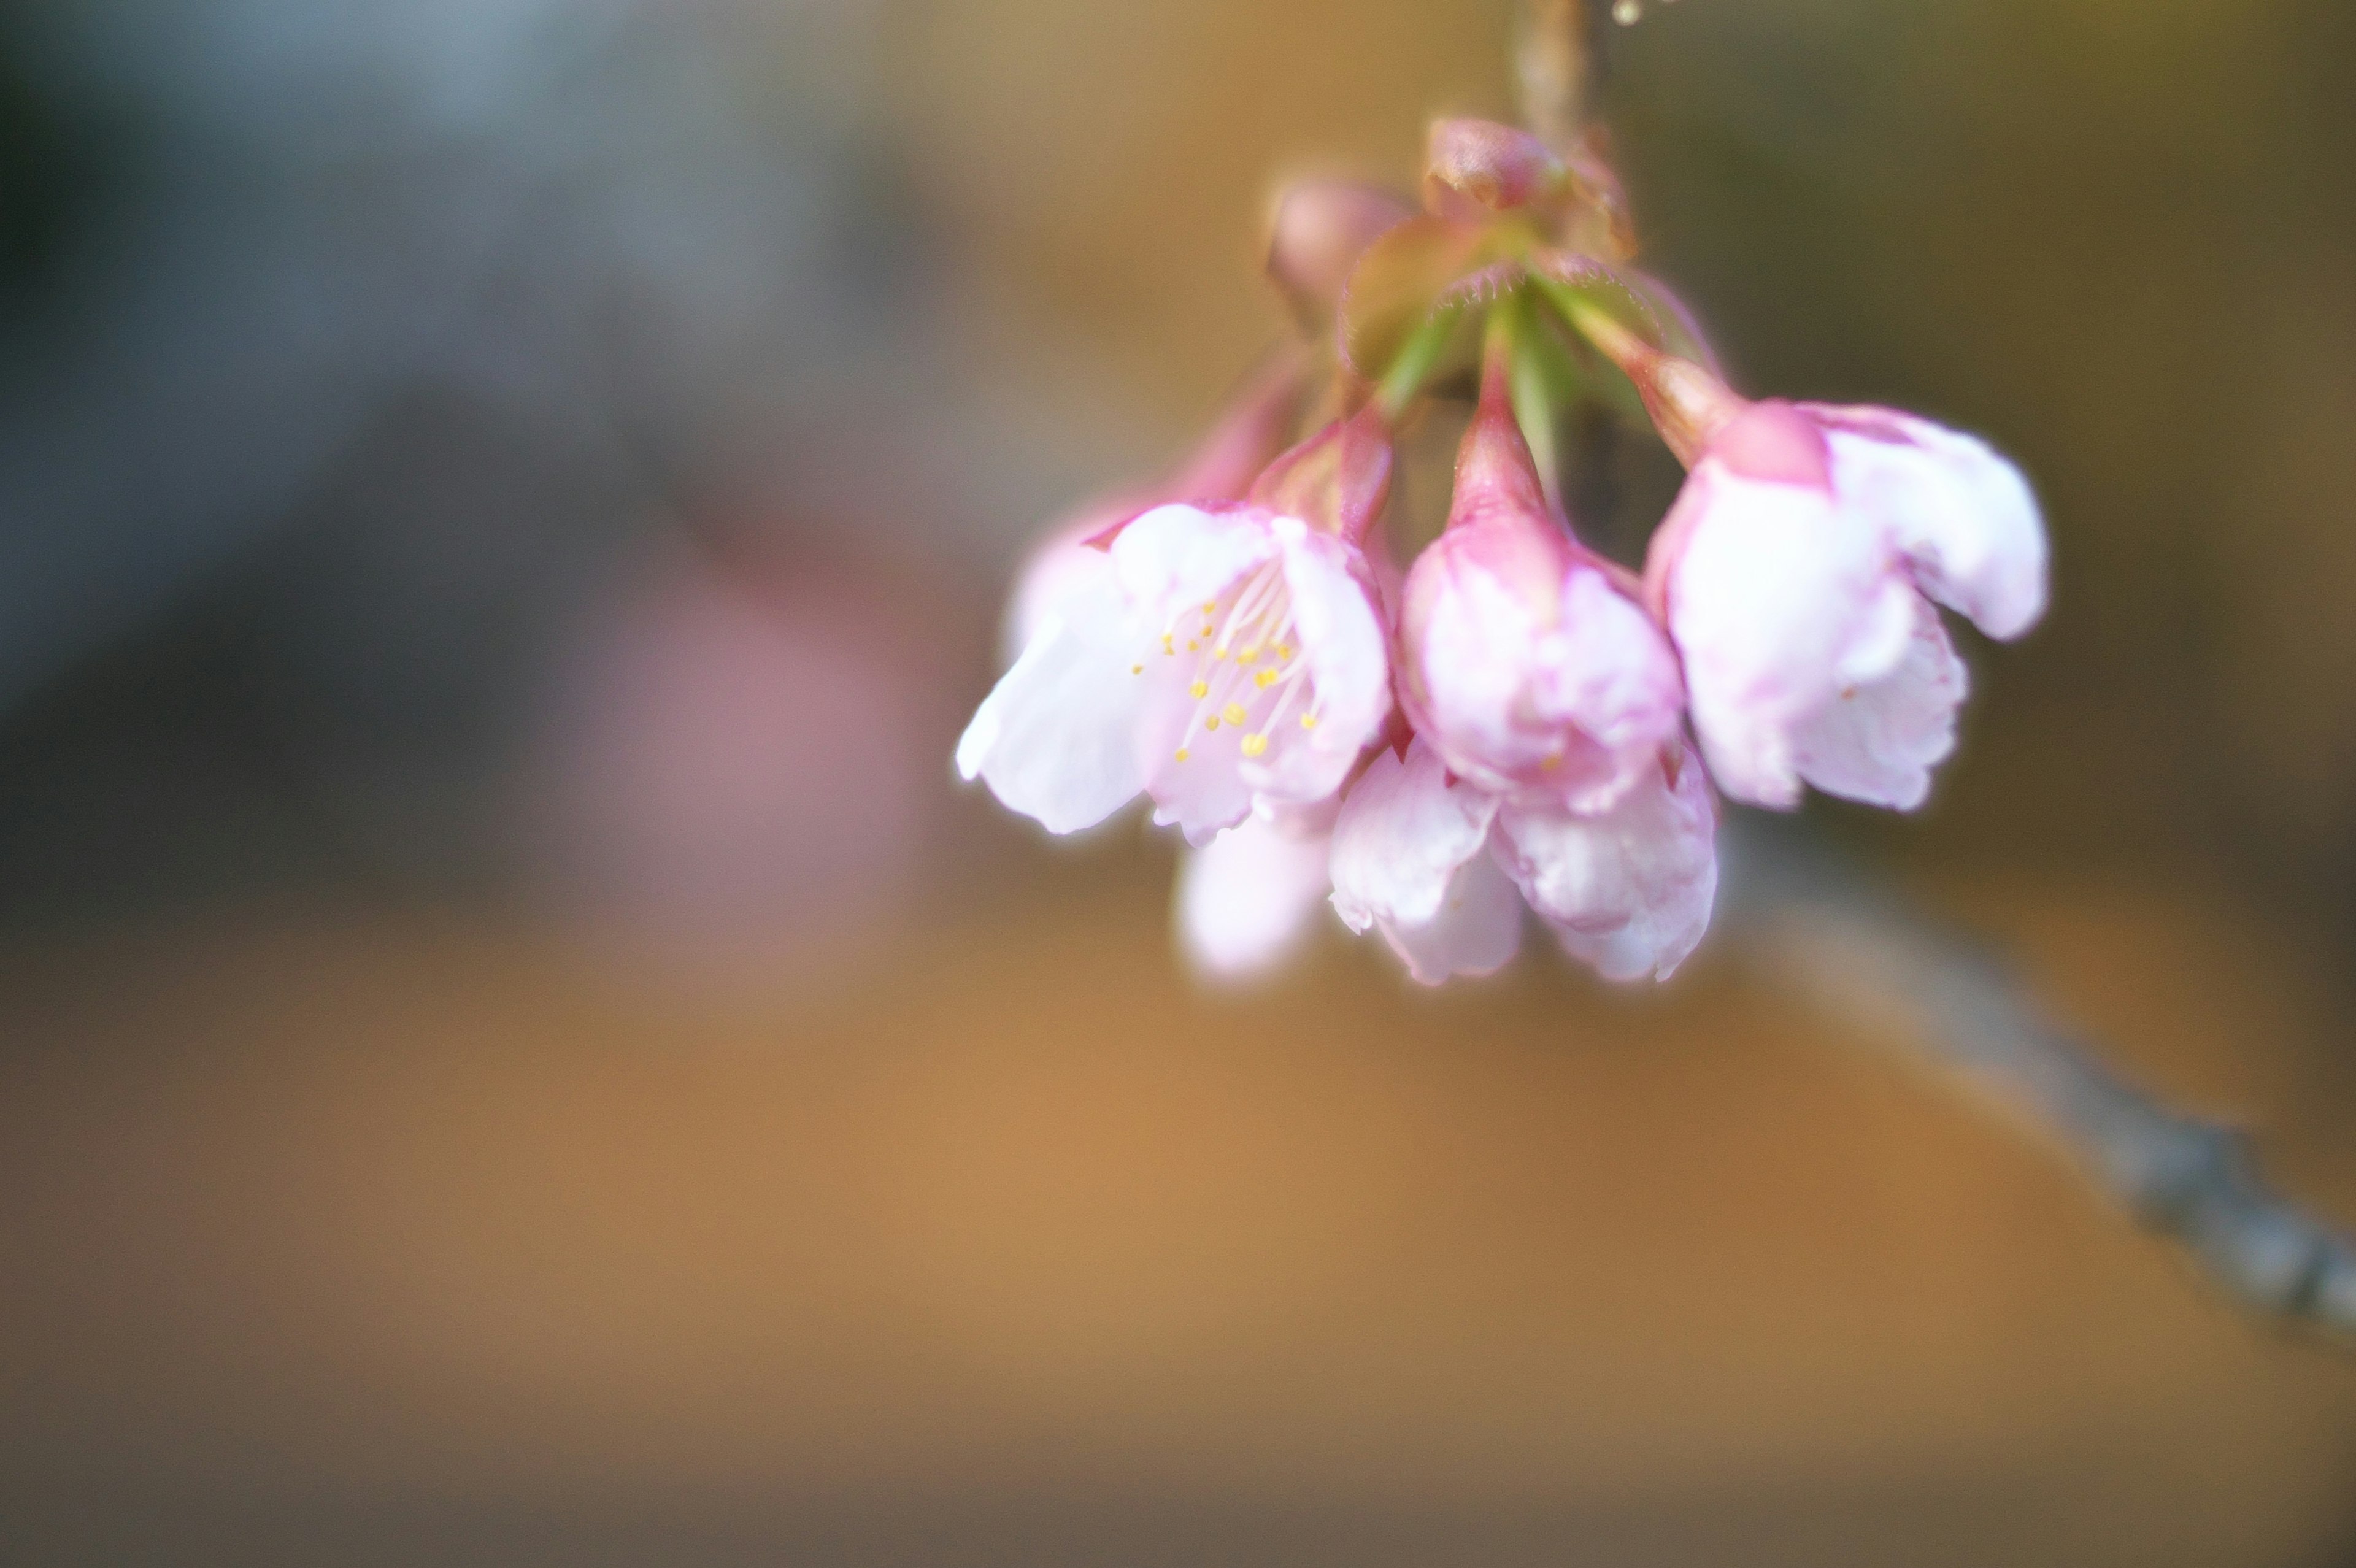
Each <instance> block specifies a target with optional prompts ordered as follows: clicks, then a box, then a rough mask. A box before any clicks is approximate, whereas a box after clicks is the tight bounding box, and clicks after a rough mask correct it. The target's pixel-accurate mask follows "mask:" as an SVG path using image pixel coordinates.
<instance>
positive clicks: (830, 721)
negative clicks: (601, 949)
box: [535, 563, 939, 960]
mask: <svg viewBox="0 0 2356 1568" xmlns="http://www.w3.org/2000/svg"><path fill="white" fill-rule="evenodd" d="M901 624H902V623H901V622H900V619H899V617H898V616H897V615H896V614H895V613H894V612H893V610H892V607H891V605H890V603H888V602H887V601H886V600H885V597H884V595H883V592H882V591H881V589H880V588H879V586H878V585H877V584H874V583H873V582H870V581H863V580H862V578H860V577H859V576H858V575H857V574H856V573H853V572H850V571H842V570H841V569H839V568H823V567H821V568H816V569H810V570H806V571H799V572H798V573H796V574H795V575H793V576H792V577H790V578H789V579H787V580H785V581H776V582H769V583H763V582H759V581H736V580H732V579H729V578H726V577H723V576H722V575H720V574H719V573H717V572H715V571H712V570H710V569H709V568H707V567H704V566H702V565H701V564H700V563H686V564H679V565H673V566H669V567H667V568H662V569H658V570H657V571H652V572H650V573H648V575H646V576H644V577H642V578H639V579H637V580H634V581H630V582H628V583H627V584H626V585H625V586H624V588H623V590H622V592H621V593H620V595H619V596H618V599H617V601H616V603H613V604H612V606H611V607H610V613H609V615H608V617H607V618H606V619H605V621H604V622H603V623H601V624H600V625H599V626H598V627H597V629H596V633H595V635H594V640H593V641H591V642H590V643H589V644H588V645H586V646H584V647H583V648H581V649H580V651H579V653H578V655H577V656H576V657H575V658H574V660H573V662H572V663H571V664H569V665H568V666H567V667H564V668H562V670H560V671H559V672H558V682H557V683H558V686H559V698H558V701H557V704H556V711H557V719H556V720H555V722H554V724H553V726H552V729H551V731H550V732H549V735H548V739H547V742H546V752H545V756H544V758H543V760H542V766H541V778H542V780H543V784H544V792H545V793H544V795H543V797H542V798H541V800H539V801H537V802H535V805H539V806H541V809H542V810H543V811H544V814H545V820H544V823H543V824H542V826H543V827H544V829H545V831H546V835H547V837H548V839H549V840H550V842H551V846H552V850H553V859H554V861H555V865H554V868H553V869H554V873H555V877H556V880H557V881H558V883H559V885H560V886H561V887H562V888H563V889H564V890H566V891H568V892H571V893H573V894H577V895H578V896H580V897H582V898H583V899H584V900H585V901H586V904H587V909H586V911H585V913H587V914H588V916H589V917H590V919H591V920H592V922H593V923H598V924H609V925H618V926H620V927H622V928H623V929H625V930H626V931H628V932H631V933H636V934H637V935H638V936H640V937H651V938H653V939H654V940H655V941H656V942H657V943H658V944H673V943H676V944H692V946H693V948H694V949H695V952H696V955H697V956H698V957H699V958H706V957H709V958H716V959H722V960H725V959H728V958H730V957H732V956H735V957H744V958H764V957H768V956H772V955H778V954H781V953H787V952H792V951H796V950H811V949H819V948H823V949H825V950H827V951H829V952H834V951H838V950H840V949H841V948H842V947H843V946H844V945H846V944H851V945H856V944H858V943H859V942H860V941H861V940H862V939H863V938H865V937H868V936H870V935H872V934H873V933H874V932H875V931H876V930H877V928H878V927H880V926H882V925H883V924H884V923H887V922H888V921H889V920H890V919H891V917H892V916H893V915H894V913H895V912H898V911H900V910H901V909H902V908H903V907H904V905H905V901H906V900H907V899H908V898H909V896H910V894H911V892H912V891H913V889H914V886H915V884H916V880H917V878H918V874H919V872H920V869H921V867H922V862H923V858H924V856H925V855H926V850H927V848H928V839H929V837H930V831H929V830H930V827H931V826H932V813H933V806H934V800H933V798H932V797H931V796H928V794H927V792H926V789H925V788H924V783H925V781H926V780H928V779H930V778H932V777H933V776H934V769H933V768H932V766H930V765H929V764H930V763H931V761H932V758H933V756H934V755H935V754H937V749H938V741H937V738H936V735H935V733H934V730H935V727H936V726H937V725H938V723H939V716H938V715H937V714H936V713H935V712H934V708H935V707H936V704H935V703H934V702H933V701H932V700H931V699H928V698H927V696H926V686H925V683H924V681H923V680H922V679H921V678H920V670H921V667H922V660H921V658H920V657H918V656H916V655H917V654H918V653H919V651H920V650H918V649H917V648H916V647H915V646H914V645H912V643H911V641H910V639H909V637H908V635H907V634H906V633H905V632H904V631H901V630H899V629H898V628H899V626H900V625H901Z"/></svg>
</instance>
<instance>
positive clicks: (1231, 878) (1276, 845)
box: [1177, 817, 1333, 984]
mask: <svg viewBox="0 0 2356 1568" xmlns="http://www.w3.org/2000/svg"><path fill="white" fill-rule="evenodd" d="M1331 860H1332V848H1331V845H1330V843H1329V841H1328V840H1327V838H1326V837H1325V836H1324V835H1323V834H1309V835H1306V836H1297V835H1295V834H1292V833H1290V832H1288V831H1286V830H1285V829H1284V828H1283V827H1280V826H1279V825H1277V824H1275V823H1272V822H1268V821H1263V820H1262V819H1260V818H1258V817H1252V818H1249V819H1248V820H1246V821H1245V822H1243V823H1242V824H1240V825H1239V826H1237V827H1231V828H1229V829H1227V830H1226V832H1225V833H1222V834H1220V835H1219V836H1218V837H1216V838H1214V839H1213V840H1211V842H1210V843H1209V844H1207V845H1205V846H1204V847H1203V848H1200V849H1196V850H1193V851H1191V852H1190V853H1188V854H1187V855H1186V856H1185V857H1184V859H1183V860H1182V861H1181V862H1180V864H1179V869H1178V892H1177V899H1178V935H1179V943H1180V945H1181V947H1182V948H1183V951H1184V952H1185V955H1186V957H1187V959H1188V960H1189V961H1190V962H1191V963H1192V964H1193V965H1194V969H1195V971H1196V973H1198V974H1200V975H1201V976H1204V977H1205V979H1210V980H1217V981H1223V982H1227V983H1230V984H1234V983H1240V982H1244V981H1248V980H1254V979H1258V978H1259V977H1261V976H1265V975H1267V974H1268V973H1269V972H1270V971H1272V970H1274V969H1275V968H1277V967H1278V966H1279V965H1281V964H1283V963H1284V961H1285V960H1286V959H1288V958H1290V957H1291V956H1292V955H1293V954H1294V953H1296V952H1297V951H1299V949H1300V947H1301V942H1302V940H1303V939H1304V938H1305V937H1306V936H1307V935H1308V934H1309V931H1310V928H1311V923H1312V917H1313V916H1314V915H1315V913H1316V912H1317V911H1318V910H1319V909H1320V908H1322V907H1323V906H1324V904H1325V901H1326V895H1327V893H1328V892H1329V891H1331V890H1332V888H1333V880H1332V873H1331V872H1330V870H1329V869H1328V866H1329V864H1330V862H1331Z"/></svg>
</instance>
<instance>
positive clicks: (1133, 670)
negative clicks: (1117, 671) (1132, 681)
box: [1129, 664, 1145, 675]
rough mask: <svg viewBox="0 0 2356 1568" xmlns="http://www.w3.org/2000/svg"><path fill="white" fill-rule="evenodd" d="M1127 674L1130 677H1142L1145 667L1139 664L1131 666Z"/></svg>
mask: <svg viewBox="0 0 2356 1568" xmlns="http://www.w3.org/2000/svg"><path fill="white" fill-rule="evenodd" d="M1129 673H1130V674H1131V675H1143V674H1144V673H1145V667H1144V666H1143V665H1141V664H1133V665H1131V666H1130V667H1129Z"/></svg>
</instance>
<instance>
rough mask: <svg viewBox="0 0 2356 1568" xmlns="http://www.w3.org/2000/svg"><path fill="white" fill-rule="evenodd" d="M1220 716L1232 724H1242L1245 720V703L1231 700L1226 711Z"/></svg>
mask: <svg viewBox="0 0 2356 1568" xmlns="http://www.w3.org/2000/svg"><path fill="white" fill-rule="evenodd" d="M1219 717H1221V718H1222V719H1225V720H1226V721H1227V722H1228V723H1230V724H1241V723H1242V722H1243V721H1244V705H1243V704H1242V703H1240V702H1230V703H1228V704H1227V706H1226V711H1224V712H1223V713H1221V714H1220V715H1219Z"/></svg>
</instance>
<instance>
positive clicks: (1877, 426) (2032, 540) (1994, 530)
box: [1804, 405, 2047, 639]
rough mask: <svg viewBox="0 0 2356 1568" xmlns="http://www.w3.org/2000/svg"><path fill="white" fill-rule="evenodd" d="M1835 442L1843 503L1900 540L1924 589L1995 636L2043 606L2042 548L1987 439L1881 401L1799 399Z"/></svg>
mask: <svg viewBox="0 0 2356 1568" xmlns="http://www.w3.org/2000/svg"><path fill="white" fill-rule="evenodd" d="M1804 411H1805V412H1806V413H1808V414H1809V415H1810V416H1811V417H1812V418H1815V419H1816V420H1817V421H1819V422H1820V423H1822V425H1823V426H1824V428H1825V431H1826V436H1827V439H1828V440H1829V441H1830V443H1831V444H1832V451H1833V467H1834V485H1835V487H1836V488H1837V490H1838V491H1839V493H1840V495H1841V497H1842V500H1843V502H1844V503H1845V504H1847V505H1848V506H1852V507H1858V508H1859V509H1861V510H1863V511H1865V512H1867V513H1869V515H1871V516H1872V517H1875V518H1876V519H1877V520H1879V521H1880V522H1881V523H1882V525H1883V526H1884V527H1886V528H1889V529H1890V532H1891V534H1892V536H1893V537H1894V538H1895V539H1897V541H1898V546H1899V548H1900V549H1902V550H1903V551H1904V552H1905V553H1906V557H1907V560H1908V561H1909V563H1910V564H1911V565H1912V568H1913V571H1914V577H1915V581H1918V582H1919V583H1921V584H1922V590H1923V592H1927V593H1928V594H1930V595H1931V597H1933V599H1936V600H1938V601H1939V602H1940V603H1943V604H1945V605H1948V606H1950V607H1951V608H1953V609H1954V610H1957V611H1959V612H1961V613H1964V614H1965V615H1968V616H1970V617H1971V618H1972V620H1973V621H1975V622H1976V623H1977V624H1978V625H1979V627H1980V629H1981V630H1982V631H1984V632H1986V633H1987V635H1989V636H1991V637H1997V638H2004V639H2009V638H2013V637H2018V636H2019V635H2022V634H2023V633H2025V632H2027V631H2028V630H2029V628H2030V627H2031V626H2033V625H2035V624H2037V621H2038V619H2039V618H2040V616H2041V615H2043V614H2044V613H2045V599H2046V574H2047V546H2046V539H2045V523H2044V519H2043V517H2042V516H2041V515H2040V513H2039V511H2038V507H2037V498H2036V496H2034V495H2033V494H2032V493H2031V492H2030V490H2029V481H2028V480H2027V479H2025V478H2023V477H2022V476H2021V473H2020V470H2019V469H2018V468H2016V467H2014V466H2013V465H2012V464H2010V463H2008V462H2007V461H2006V460H2005V459H2004V458H2003V457H2002V456H2000V455H1998V454H1997V452H1996V451H1995V450H1994V449H1993V448H1991V447H1989V446H1988V445H1987V443H1985V442H1982V441H1980V440H1978V439H1977V438H1976V437H1974V436H1969V435H1965V434H1964V433H1962V432H1958V431H1953V430H1949V429H1947V428H1946V427H1945V426H1944V425H1937V424H1933V423H1932V422H1931V421H1928V420H1923V419H1917V418H1915V417H1914V416H1912V415H1911V414H1901V413H1897V412H1895V411H1890V410H1887V409H1872V408H1826V407H1824V406H1821V405H1804Z"/></svg>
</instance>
